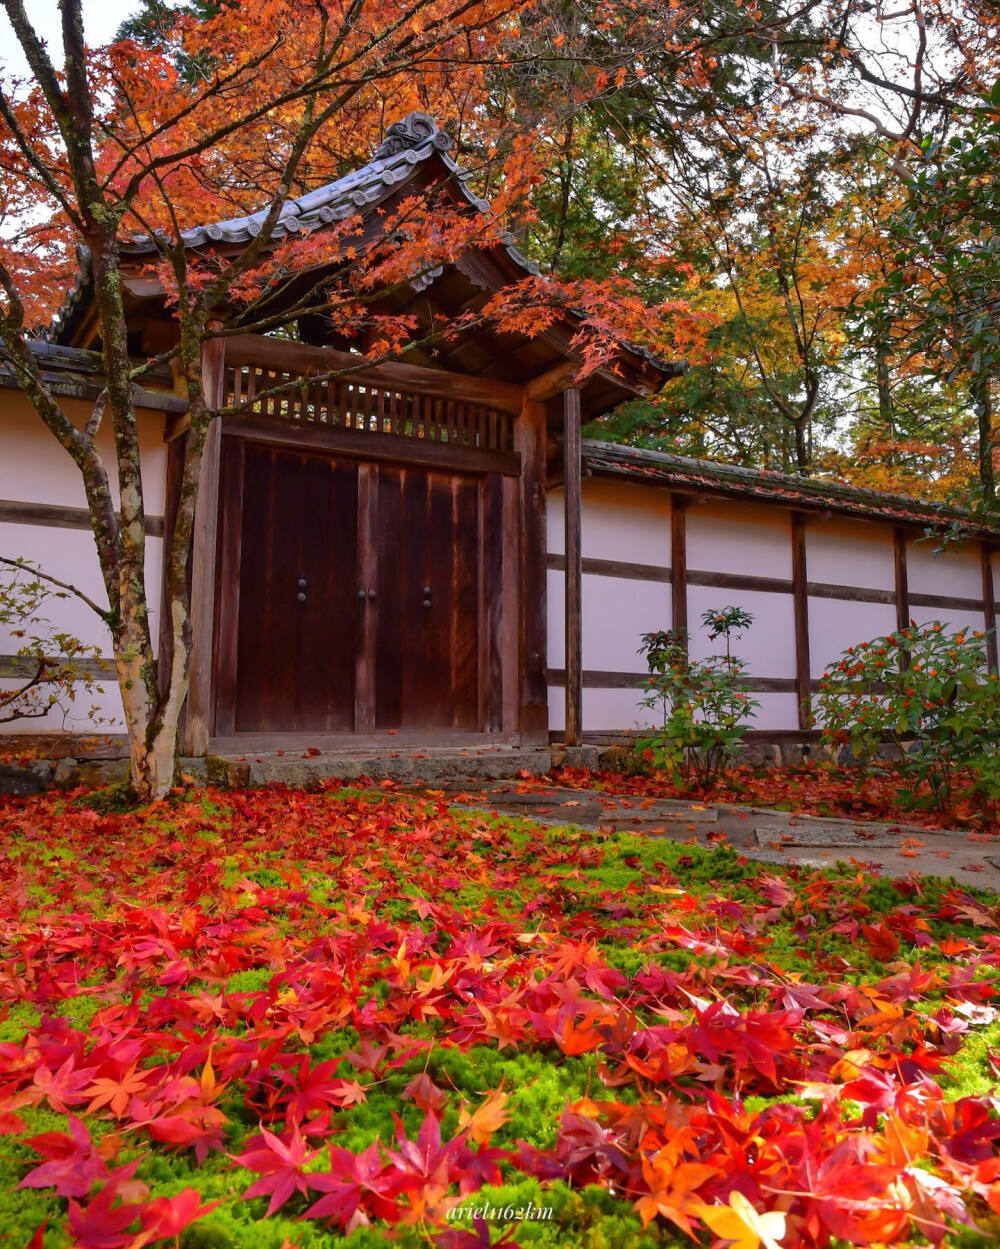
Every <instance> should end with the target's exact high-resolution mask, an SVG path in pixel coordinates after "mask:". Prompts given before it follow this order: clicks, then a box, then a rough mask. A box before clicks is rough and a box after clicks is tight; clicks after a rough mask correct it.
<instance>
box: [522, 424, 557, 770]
mask: <svg viewBox="0 0 1000 1249" xmlns="http://www.w3.org/2000/svg"><path fill="white" fill-rule="evenodd" d="M546 428H547V424H546V416H545V408H544V406H543V405H542V404H540V403H537V402H535V401H534V400H525V402H524V406H523V407H522V409H521V412H520V415H519V416H518V418H517V420H516V421H515V422H514V450H515V451H516V452H518V454H519V455H520V457H521V476H520V478H519V481H518V485H519V491H518V529H519V532H520V561H521V570H520V579H519V586H518V590H519V598H520V603H519V630H518V632H519V639H518V640H519V646H518V670H519V672H520V685H521V689H520V705H519V708H518V729H519V732H520V736H521V741H522V743H523V744H525V745H529V744H531V745H547V744H548V740H549V710H548V688H547V687H546V684H545V662H546V651H547V644H546V639H547V631H548V619H547V616H546V610H545V582H546V570H545V550H546V544H545V438H546Z"/></svg>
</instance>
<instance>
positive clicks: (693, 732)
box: [639, 607, 759, 789]
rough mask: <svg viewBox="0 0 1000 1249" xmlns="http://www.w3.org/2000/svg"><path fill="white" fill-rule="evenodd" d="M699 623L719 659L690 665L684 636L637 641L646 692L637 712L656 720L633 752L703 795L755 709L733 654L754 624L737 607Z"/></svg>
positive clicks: (721, 610) (742, 667) (731, 753)
mask: <svg viewBox="0 0 1000 1249" xmlns="http://www.w3.org/2000/svg"><path fill="white" fill-rule="evenodd" d="M701 619H702V624H703V625H704V626H705V628H706V630H707V631H708V636H709V638H710V639H711V640H712V641H713V642H714V641H715V640H716V639H717V638H720V637H724V638H725V640H726V652H725V654H724V655H710V656H709V657H708V658H707V659H695V660H692V659H689V658H688V654H687V646H686V641H685V638H684V635H683V634H682V633H680V632H678V631H674V630H669V629H668V630H664V631H660V632H656V633H644V634H643V635H642V645H641V646H640V648H639V653H640V654H641V655H645V657H646V664H647V666H648V668H649V687H648V693H647V695H646V697H645V698H643V699H642V700H641V705H642V706H644V707H649V708H651V709H652V710H654V711H656V712H658V715H659V720H660V723H659V725H658V726H657V727H656V728H654V729H652V730H651V731H650V733H649V735H648V736H647V737H644V738H642V739H641V740H640V741H639V751H640V754H641V757H642V758H644V759H645V760H647V761H648V762H649V763H651V764H652V765H653V766H654V767H656V768H658V769H660V770H662V771H664V772H666V773H667V774H668V775H669V776H671V777H672V778H673V779H675V780H678V781H682V782H684V783H685V784H686V785H689V786H690V785H693V786H696V787H698V788H702V789H704V788H707V787H708V786H710V785H711V784H712V783H713V782H714V781H715V780H717V779H718V777H719V775H720V774H721V773H722V771H723V769H724V768H725V767H726V765H727V764H728V763H729V761H730V760H731V759H732V758H733V756H734V755H735V753H736V750H737V747H738V746H739V743H740V741H741V740H742V738H743V735H744V733H745V732H746V731H747V729H748V728H749V723H748V722H749V720H750V719H752V717H753V709H754V708H755V707H757V706H758V705H759V704H758V703H757V701H756V700H755V699H752V698H751V697H750V695H749V694H748V693H747V691H746V680H745V677H744V672H745V670H746V665H745V664H744V662H743V661H742V660H741V659H737V658H736V656H734V655H733V653H732V646H731V639H732V636H733V635H734V634H735V635H736V636H737V637H738V636H740V635H741V634H742V633H743V631H744V630H746V629H748V628H749V627H750V625H751V624H752V623H753V617H752V616H751V615H750V613H749V612H746V611H744V610H743V609H742V608H740V607H722V608H719V609H717V610H709V611H706V612H704V613H703V614H702V618H701Z"/></svg>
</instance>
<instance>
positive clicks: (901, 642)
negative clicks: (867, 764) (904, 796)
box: [816, 622, 1000, 810]
mask: <svg viewBox="0 0 1000 1249" xmlns="http://www.w3.org/2000/svg"><path fill="white" fill-rule="evenodd" d="M816 705H817V708H818V711H819V716H818V719H819V721H820V724H821V727H822V732H823V738H824V740H825V741H826V742H827V743H828V744H833V745H849V746H850V747H851V749H852V751H853V753H854V756H855V758H858V759H866V760H870V759H872V758H873V757H874V755H875V753H876V752H877V750H878V749H879V747H880V746H882V745H883V744H884V743H886V742H890V743H892V744H893V745H895V746H896V747H897V749H898V751H899V756H900V766H901V768H902V769H903V771H904V773H905V774H906V775H907V776H908V777H909V778H910V779H911V780H912V783H913V788H914V790H917V789H921V788H922V787H923V786H924V785H926V787H927V791H926V792H927V795H928V796H929V799H930V802H931V803H932V805H933V806H934V807H935V808H936V809H938V810H947V809H949V808H950V807H952V806H953V805H954V803H955V801H956V797H957V791H958V788H959V786H964V788H965V791H966V792H967V793H972V794H975V795H977V796H978V797H979V798H980V799H982V800H985V801H987V802H989V803H993V802H995V801H996V800H997V799H998V798H1000V681H998V680H997V677H996V674H995V673H990V672H989V671H988V669H987V662H986V653H985V634H984V633H982V632H979V631H977V632H972V633H970V632H969V631H968V630H965V629H963V630H961V631H960V632H958V633H948V632H946V631H945V629H944V626H943V625H941V624H939V623H937V622H934V623H931V624H926V625H916V624H914V623H912V622H911V623H910V627H909V628H908V629H901V630H898V631H897V632H895V633H890V634H888V635H887V636H886V637H879V638H873V639H872V640H871V641H869V642H861V643H859V644H858V645H857V646H851V647H848V649H847V650H846V651H844V653H843V655H842V656H841V657H840V659H838V660H836V661H835V662H834V663H832V664H830V665H829V666H828V667H827V669H826V672H825V673H824V674H823V678H822V680H821V682H820V692H819V695H818V697H817V699H816Z"/></svg>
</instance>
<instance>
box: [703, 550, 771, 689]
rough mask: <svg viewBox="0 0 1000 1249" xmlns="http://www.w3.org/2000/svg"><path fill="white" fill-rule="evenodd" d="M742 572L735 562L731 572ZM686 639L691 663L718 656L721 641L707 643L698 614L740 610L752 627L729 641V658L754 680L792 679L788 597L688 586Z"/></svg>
mask: <svg viewBox="0 0 1000 1249" xmlns="http://www.w3.org/2000/svg"><path fill="white" fill-rule="evenodd" d="M737 570H739V571H742V564H741V562H740V561H739V560H736V561H735V564H734V566H733V567H731V568H730V569H729V571H731V572H735V571H737ZM687 601H688V636H689V641H690V653H691V657H692V658H693V659H704V658H705V657H706V656H708V655H719V654H722V653H723V652H724V651H725V648H726V643H725V639H724V638H716V640H715V641H714V642H712V641H710V640H709V637H708V632H707V630H706V629H705V628H704V627H703V625H702V623H701V615H702V612H705V611H708V610H713V611H715V610H718V609H719V608H720V607H742V608H744V609H745V610H746V611H748V612H750V614H751V615H752V616H753V618H754V620H753V624H752V625H751V626H750V628H749V629H747V631H746V632H745V633H744V634H743V636H742V637H741V638H735V637H734V638H733V643H732V649H733V654H734V655H738V656H739V657H740V658H741V659H744V660H746V662H747V665H748V671H749V672H750V674H751V675H753V676H756V677H791V676H794V675H795V613H794V607H793V603H792V596H791V594H772V593H769V592H767V591H764V590H724V589H716V588H714V587H712V586H702V585H689V586H688V589H687Z"/></svg>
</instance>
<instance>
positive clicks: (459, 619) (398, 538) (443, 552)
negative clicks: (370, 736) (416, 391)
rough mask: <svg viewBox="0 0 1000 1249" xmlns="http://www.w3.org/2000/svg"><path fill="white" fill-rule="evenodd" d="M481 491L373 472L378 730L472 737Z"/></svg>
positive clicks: (465, 482) (454, 482) (436, 478)
mask: <svg viewBox="0 0 1000 1249" xmlns="http://www.w3.org/2000/svg"><path fill="white" fill-rule="evenodd" d="M480 488H481V486H480V482H479V481H478V480H477V479H475V478H468V477H460V476H453V475H448V474H443V473H433V472H428V471H426V470H424V469H410V468H382V469H380V470H379V486H378V522H377V527H378V539H377V550H378V592H377V600H378V621H377V628H376V646H375V653H376V658H375V687H376V688H375V724H376V727H377V728H427V729H465V730H469V731H478V729H479V728H480V727H481V725H480V715H479V690H478V668H479V562H480V546H481V535H480V530H479V492H480Z"/></svg>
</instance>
